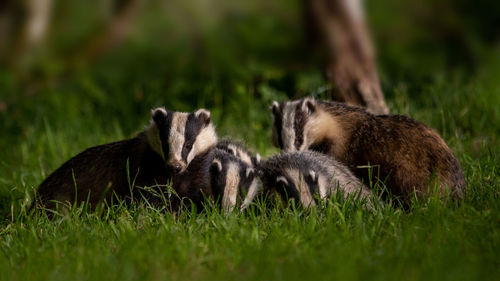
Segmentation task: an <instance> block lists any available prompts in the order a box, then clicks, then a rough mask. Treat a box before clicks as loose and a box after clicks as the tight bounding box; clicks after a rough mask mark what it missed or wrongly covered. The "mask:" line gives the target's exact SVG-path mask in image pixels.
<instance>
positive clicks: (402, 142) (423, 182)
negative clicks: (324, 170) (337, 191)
mask: <svg viewBox="0 0 500 281" xmlns="http://www.w3.org/2000/svg"><path fill="white" fill-rule="evenodd" d="M271 110H272V114H273V117H274V123H273V144H274V145H275V146H277V147H279V148H281V149H282V150H283V151H302V150H314V151H318V152H321V153H324V154H326V155H329V156H332V157H333V158H335V159H336V160H338V161H340V162H342V163H344V164H345V165H347V166H348V167H349V168H350V169H351V170H352V171H353V172H354V173H355V175H357V176H358V177H360V178H362V179H363V181H364V182H365V183H367V182H368V180H369V178H370V174H371V173H373V175H375V176H376V178H378V180H380V181H382V182H385V185H386V187H387V189H388V190H389V191H390V192H391V193H392V194H393V195H396V196H399V197H401V198H402V199H403V201H405V202H408V201H409V199H410V198H411V197H412V196H413V194H416V195H417V196H418V197H422V196H423V195H426V194H429V193H430V192H431V189H432V187H437V188H438V192H439V194H440V195H443V194H445V193H446V192H450V193H451V194H452V195H453V197H454V198H460V197H462V196H463V194H464V192H465V188H466V183H465V180H464V176H463V173H462V169H461V167H460V164H459V163H458V161H457V159H456V158H455V156H454V155H453V153H452V151H451V150H450V148H449V147H448V146H447V145H446V143H445V142H444V140H443V139H442V138H441V137H440V136H439V134H438V133H437V132H436V131H434V130H432V129H431V128H429V127H427V126H426V125H424V124H422V123H420V122H418V121H415V120H413V119H411V118H409V117H406V116H402V115H373V114H371V113H369V112H367V111H366V110H365V109H363V108H360V107H353V106H348V105H345V104H342V103H337V102H327V101H321V100H315V99H312V98H304V99H300V100H295V101H287V102H281V103H278V102H273V104H272V106H271ZM366 167H374V170H372V171H369V169H367V168H366ZM429 187H430V188H429Z"/></svg>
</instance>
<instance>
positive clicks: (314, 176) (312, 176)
mask: <svg viewBox="0 0 500 281" xmlns="http://www.w3.org/2000/svg"><path fill="white" fill-rule="evenodd" d="M309 176H310V177H311V179H312V181H313V182H316V180H317V178H316V172H315V171H313V170H310V171H309Z"/></svg>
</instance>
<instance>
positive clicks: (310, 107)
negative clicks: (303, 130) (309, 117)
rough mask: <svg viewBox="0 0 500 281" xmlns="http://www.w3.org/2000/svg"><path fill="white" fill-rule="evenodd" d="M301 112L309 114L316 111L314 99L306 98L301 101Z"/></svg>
mask: <svg viewBox="0 0 500 281" xmlns="http://www.w3.org/2000/svg"><path fill="white" fill-rule="evenodd" d="M302 110H303V111H304V112H307V113H309V114H312V113H314V112H315V111H316V101H315V100H314V99H310V98H306V99H304V101H302Z"/></svg>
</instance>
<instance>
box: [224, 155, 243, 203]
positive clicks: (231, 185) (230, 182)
mask: <svg viewBox="0 0 500 281" xmlns="http://www.w3.org/2000/svg"><path fill="white" fill-rule="evenodd" d="M239 184H240V169H239V165H237V164H236V163H234V162H231V163H229V165H228V166H227V173H226V185H225V186H224V195H223V196H222V209H223V210H224V212H226V213H228V212H231V211H232V210H233V209H234V206H236V198H237V196H238V189H239Z"/></svg>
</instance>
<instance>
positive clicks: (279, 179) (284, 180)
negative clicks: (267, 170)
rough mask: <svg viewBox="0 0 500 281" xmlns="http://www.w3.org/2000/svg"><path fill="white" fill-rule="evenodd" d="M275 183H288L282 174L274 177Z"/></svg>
mask: <svg viewBox="0 0 500 281" xmlns="http://www.w3.org/2000/svg"><path fill="white" fill-rule="evenodd" d="M276 183H282V184H285V185H288V180H287V179H286V178H285V177H284V176H279V177H277V178H276Z"/></svg>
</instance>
